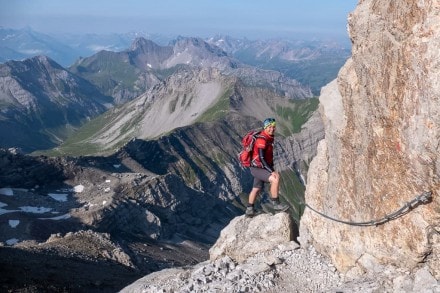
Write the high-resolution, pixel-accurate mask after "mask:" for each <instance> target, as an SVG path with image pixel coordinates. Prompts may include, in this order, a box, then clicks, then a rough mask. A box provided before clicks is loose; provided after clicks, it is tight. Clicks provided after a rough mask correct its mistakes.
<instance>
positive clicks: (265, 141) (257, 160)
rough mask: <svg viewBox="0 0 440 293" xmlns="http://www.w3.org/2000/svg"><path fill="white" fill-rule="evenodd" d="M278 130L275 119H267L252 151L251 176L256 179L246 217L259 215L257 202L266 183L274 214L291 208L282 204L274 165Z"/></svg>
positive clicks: (277, 175)
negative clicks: (274, 145)
mask: <svg viewBox="0 0 440 293" xmlns="http://www.w3.org/2000/svg"><path fill="white" fill-rule="evenodd" d="M275 129H276V122H275V119H274V118H267V119H265V120H264V121H263V130H262V131H261V132H260V134H259V136H258V137H257V139H256V141H255V144H254V147H253V150H252V164H251V166H250V170H251V174H252V176H253V177H254V183H253V187H252V190H251V192H250V194H249V199H248V205H247V208H246V213H245V214H246V217H253V216H255V215H256V214H257V212H256V209H255V206H254V204H255V200H256V198H257V196H258V195H259V194H260V192H261V190H263V188H264V183H267V182H269V183H270V196H271V200H270V202H271V208H272V210H273V211H274V212H282V211H285V210H287V209H288V208H289V206H287V205H285V204H283V203H281V202H280V199H279V197H278V191H279V186H280V174H279V173H278V172H277V171H275V170H274V164H273V143H274V135H275Z"/></svg>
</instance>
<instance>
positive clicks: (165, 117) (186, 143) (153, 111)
mask: <svg viewBox="0 0 440 293" xmlns="http://www.w3.org/2000/svg"><path fill="white" fill-rule="evenodd" d="M317 105H318V100H317V99H316V98H309V99H300V100H295V99H291V98H287V97H285V96H281V95H279V94H277V93H276V92H275V91H273V90H270V89H268V88H265V87H258V86H249V85H246V84H245V83H244V82H242V81H241V79H240V78H238V77H233V76H225V75H222V74H221V73H220V72H219V71H218V70H216V69H212V68H209V69H199V68H186V69H181V70H178V71H177V72H176V73H174V74H173V75H171V76H170V77H169V78H168V79H166V80H165V82H163V83H161V84H160V85H158V86H155V87H154V88H152V89H151V90H149V91H147V92H146V93H145V94H143V95H141V96H139V97H138V98H136V99H134V100H132V101H131V102H128V103H126V104H124V105H121V106H118V107H115V108H113V109H111V110H109V111H107V112H106V113H104V114H102V115H101V116H99V117H97V118H96V119H93V120H91V121H90V122H88V123H87V124H85V125H84V126H83V127H82V128H80V129H79V130H78V131H77V132H76V133H75V134H74V135H73V136H71V137H70V138H69V139H68V140H67V141H66V142H65V143H63V144H62V145H61V146H59V147H57V148H56V149H54V150H53V152H51V154H52V155H74V156H79V155H108V154H112V153H114V152H118V151H119V152H126V153H128V154H129V156H130V157H132V158H133V159H135V160H136V161H137V162H138V163H140V164H141V165H142V166H143V167H144V168H145V169H147V170H149V171H150V172H152V173H154V174H158V175H164V174H167V173H170V172H171V173H173V174H177V175H178V176H180V177H181V178H183V180H184V181H185V182H186V184H188V185H189V186H191V187H193V188H196V189H203V190H205V191H208V192H209V193H212V194H220V195H221V194H224V196H226V197H228V196H230V194H237V192H241V191H242V190H244V191H246V192H247V190H248V189H249V188H250V187H251V183H252V178H251V177H250V174H249V172H247V171H245V170H243V169H241V168H240V167H239V165H238V161H237V156H236V155H237V153H238V152H239V150H240V147H241V146H240V140H241V137H242V136H243V135H244V133H246V131H247V130H249V129H252V128H259V127H261V121H262V120H263V119H264V117H268V116H272V117H275V118H276V119H277V121H278V136H279V141H280V142H283V141H287V140H288V137H291V136H292V135H294V134H295V133H299V132H300V130H301V127H302V126H303V125H304V123H305V122H306V121H308V120H309V118H310V116H311V115H312V113H313V112H314V111H315V110H316V108H317ZM284 144H286V143H284ZM285 149H289V148H285ZM287 153H288V154H289V155H285V156H284V157H283V158H284V159H283V168H282V169H284V172H286V174H285V176H286V181H285V184H283V187H284V190H285V192H283V193H284V194H286V195H291V196H292V197H291V198H287V199H288V201H289V202H290V203H291V204H293V205H297V203H298V198H297V197H302V194H303V187H302V185H300V184H299V181H298V179H297V176H295V174H294V172H293V170H292V168H289V167H291V166H293V165H294V164H295V163H298V166H302V170H301V171H303V172H304V173H306V168H304V166H307V164H308V162H307V159H306V160H305V161H304V159H303V158H301V157H300V156H299V155H295V154H293V153H292V152H290V153H289V151H287ZM295 156H296V157H295ZM309 159H311V157H310V158H309ZM242 181H244V183H243V182H242ZM292 185H293V186H292ZM240 187H241V188H240ZM228 194H229V195H228ZM242 196H245V194H242ZM300 210H301V209H300V207H299V206H298V207H295V211H296V212H295V214H296V218H299V214H300Z"/></svg>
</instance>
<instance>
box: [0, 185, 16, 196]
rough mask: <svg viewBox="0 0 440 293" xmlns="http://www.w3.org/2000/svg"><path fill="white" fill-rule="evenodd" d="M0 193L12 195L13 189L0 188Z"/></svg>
mask: <svg viewBox="0 0 440 293" xmlns="http://www.w3.org/2000/svg"><path fill="white" fill-rule="evenodd" d="M0 194H3V195H7V196H12V195H14V191H13V190H12V188H9V187H6V188H0Z"/></svg>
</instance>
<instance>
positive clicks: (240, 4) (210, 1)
mask: <svg viewBox="0 0 440 293" xmlns="http://www.w3.org/2000/svg"><path fill="white" fill-rule="evenodd" d="M357 2H358V0H341V1H331V0H301V1H300V0H272V1H268V0H216V1H214V0H154V1H150V0H124V1H122V0H120V1H112V0H0V26H3V27H7V28H23V27H26V26H29V27H31V28H32V29H34V30H37V31H40V32H45V33H111V32H116V33H123V32H129V31H143V32H147V33H159V34H165V35H183V36H200V37H209V36H213V35H216V34H227V35H231V36H234V37H247V38H250V39H253V38H272V37H288V38H292V39H300V38H304V37H308V38H314V37H317V38H326V37H328V38H341V37H342V38H344V37H346V38H348V35H347V30H346V24H347V15H348V13H349V12H351V11H353V10H354V8H355V7H356V4H357Z"/></svg>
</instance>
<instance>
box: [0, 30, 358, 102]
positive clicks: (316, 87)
mask: <svg viewBox="0 0 440 293" xmlns="http://www.w3.org/2000/svg"><path fill="white" fill-rule="evenodd" d="M136 38H144V39H148V40H150V41H152V42H154V43H156V44H158V45H160V46H174V43H175V42H176V37H169V36H163V35H152V34H148V33H145V32H136V33H133V32H132V33H124V34H107V35H98V34H86V35H72V34H65V35H53V36H52V35H51V36H49V35H47V34H43V33H40V32H36V31H33V30H32V29H30V28H25V29H8V28H0V40H1V42H0V62H6V61H8V60H23V59H25V58H29V57H33V56H37V55H45V56H48V57H50V58H51V59H53V60H55V61H56V62H57V63H59V64H61V65H62V66H64V67H68V66H71V65H72V64H73V63H75V62H76V61H77V60H78V59H82V58H85V57H90V56H92V55H94V54H96V53H98V52H100V51H111V52H120V51H124V50H127V49H128V48H129V47H130V46H131V45H132V43H133V41H134V40H135V39H136ZM179 38H180V39H185V38H182V37H178V38H177V41H178V40H179ZM205 41H206V42H207V43H209V44H211V45H215V46H216V47H218V48H220V49H222V50H223V51H224V52H225V53H226V54H228V55H229V56H230V57H233V58H235V59H237V60H239V61H240V62H242V63H245V64H249V65H252V66H255V67H258V68H261V69H270V70H276V71H280V72H282V73H283V74H285V75H286V76H288V77H290V78H293V79H295V80H298V81H299V82H301V83H302V84H304V85H305V86H308V87H310V88H311V90H312V92H313V94H314V95H318V94H319V91H320V89H321V87H322V86H323V85H325V84H327V83H328V82H330V81H331V80H333V79H334V78H335V77H336V75H337V72H338V71H339V68H340V67H341V66H342V64H344V62H345V60H346V59H347V58H348V57H349V56H350V54H351V46H350V44H349V43H341V42H336V41H322V40H316V41H300V40H296V41H292V40H280V39H272V40H248V39H246V38H242V39H235V38H231V37H229V36H215V37H212V38H208V39H206V40H205Z"/></svg>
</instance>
